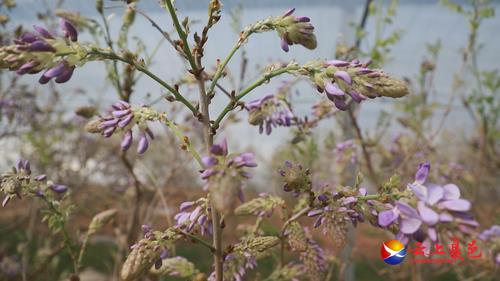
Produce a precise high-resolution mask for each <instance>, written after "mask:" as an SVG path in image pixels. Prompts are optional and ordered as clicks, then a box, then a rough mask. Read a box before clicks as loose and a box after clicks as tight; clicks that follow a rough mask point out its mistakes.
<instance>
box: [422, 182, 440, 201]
mask: <svg viewBox="0 0 500 281" xmlns="http://www.w3.org/2000/svg"><path fill="white" fill-rule="evenodd" d="M443 195H444V191H443V188H442V187H441V186H439V185H437V184H432V183H431V184H428V185H427V200H426V202H427V203H428V204H429V205H434V204H436V203H437V202H439V201H440V200H441V199H443Z"/></svg>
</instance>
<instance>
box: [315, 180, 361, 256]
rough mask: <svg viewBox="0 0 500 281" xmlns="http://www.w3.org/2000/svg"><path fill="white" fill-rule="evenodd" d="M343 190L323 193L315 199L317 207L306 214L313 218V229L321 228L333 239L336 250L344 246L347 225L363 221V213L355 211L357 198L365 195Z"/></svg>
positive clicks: (359, 192)
mask: <svg viewBox="0 0 500 281" xmlns="http://www.w3.org/2000/svg"><path fill="white" fill-rule="evenodd" d="M352 193H353V191H350V190H343V191H340V192H335V193H334V194H329V193H323V194H320V195H319V196H318V197H317V200H318V205H317V207H316V208H314V209H312V210H311V211H309V212H308V213H307V216H308V217H315V218H316V220H315V222H314V227H320V226H323V233H324V234H325V235H326V234H330V235H331V236H332V237H334V243H335V246H336V247H337V248H339V249H340V248H342V247H343V246H344V245H345V242H346V238H347V227H348V225H347V223H352V225H354V226H356V225H357V224H358V222H363V221H364V216H363V212H362V211H360V210H358V209H357V201H358V199H357V196H364V195H366V194H365V193H364V189H363V190H359V191H358V193H357V194H352Z"/></svg>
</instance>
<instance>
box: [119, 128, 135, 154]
mask: <svg viewBox="0 0 500 281" xmlns="http://www.w3.org/2000/svg"><path fill="white" fill-rule="evenodd" d="M132 141H133V136H132V130H127V131H126V132H125V134H124V135H123V139H122V143H121V148H122V150H123V151H127V150H128V149H129V148H130V146H131V145H132Z"/></svg>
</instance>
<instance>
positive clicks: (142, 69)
mask: <svg viewBox="0 0 500 281" xmlns="http://www.w3.org/2000/svg"><path fill="white" fill-rule="evenodd" d="M88 54H89V55H98V56H102V57H105V58H108V59H111V60H119V61H122V62H124V63H127V64H130V65H132V66H134V67H135V68H136V69H137V70H139V71H140V72H143V73H144V74H146V75H147V76H149V77H150V78H151V79H153V80H155V81H156V82H158V84H160V85H162V86H163V87H165V88H166V89H167V90H168V91H170V92H171V93H172V94H173V95H174V96H175V98H176V99H177V100H178V101H180V102H181V103H183V104H184V105H185V106H186V107H187V108H189V110H191V112H193V115H194V116H198V115H199V111H198V110H197V109H196V108H195V107H194V106H193V105H192V104H191V103H190V102H189V101H188V100H186V98H184V96H182V95H181V94H180V93H179V91H178V90H177V89H175V88H174V87H172V86H170V85H169V84H168V83H167V82H165V81H163V80H162V79H161V78H159V77H158V76H156V75H155V74H154V73H152V72H151V71H149V70H148V69H147V68H145V67H143V66H142V65H140V64H138V63H137V62H135V61H132V60H129V59H126V58H124V57H121V56H119V55H117V54H115V53H110V52H103V51H100V50H92V51H90V52H89V53H88Z"/></svg>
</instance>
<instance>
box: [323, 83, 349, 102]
mask: <svg viewBox="0 0 500 281" xmlns="http://www.w3.org/2000/svg"><path fill="white" fill-rule="evenodd" d="M325 91H326V93H327V94H330V95H333V96H337V97H343V96H345V93H344V91H342V90H341V89H340V88H339V87H338V86H337V84H334V83H332V82H330V81H328V82H326V83H325ZM328 98H330V97H328ZM330 99H331V98H330Z"/></svg>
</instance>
